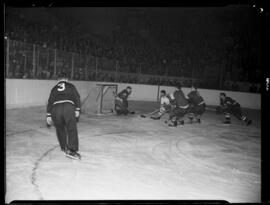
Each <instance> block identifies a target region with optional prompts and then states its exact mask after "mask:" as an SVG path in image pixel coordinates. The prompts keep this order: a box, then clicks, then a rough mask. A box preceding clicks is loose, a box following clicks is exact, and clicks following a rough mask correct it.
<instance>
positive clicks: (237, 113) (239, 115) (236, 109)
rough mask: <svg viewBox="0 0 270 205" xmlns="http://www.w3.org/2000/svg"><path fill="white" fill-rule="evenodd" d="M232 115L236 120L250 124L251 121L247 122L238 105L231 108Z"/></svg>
mask: <svg viewBox="0 0 270 205" xmlns="http://www.w3.org/2000/svg"><path fill="white" fill-rule="evenodd" d="M232 114H233V115H234V116H235V117H236V118H237V119H238V120H242V121H244V122H245V123H246V124H247V125H250V124H251V120H249V119H248V118H247V117H246V116H245V115H243V114H242V109H241V106H240V104H238V103H237V104H236V105H234V106H233V109H232Z"/></svg>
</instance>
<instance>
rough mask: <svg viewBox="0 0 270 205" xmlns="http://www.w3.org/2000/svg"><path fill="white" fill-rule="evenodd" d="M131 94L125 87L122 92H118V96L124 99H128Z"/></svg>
mask: <svg viewBox="0 0 270 205" xmlns="http://www.w3.org/2000/svg"><path fill="white" fill-rule="evenodd" d="M129 95H130V93H128V91H127V90H126V89H124V90H122V91H121V92H120V93H118V94H117V97H119V98H121V99H122V100H123V101H127V99H128V96H129Z"/></svg>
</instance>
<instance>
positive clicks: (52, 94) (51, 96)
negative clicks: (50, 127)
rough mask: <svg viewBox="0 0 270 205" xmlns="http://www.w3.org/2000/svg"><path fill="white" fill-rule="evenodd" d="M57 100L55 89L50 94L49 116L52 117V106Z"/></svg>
mask: <svg viewBox="0 0 270 205" xmlns="http://www.w3.org/2000/svg"><path fill="white" fill-rule="evenodd" d="M54 100H55V89H54V88H53V89H52V90H51V93H50V97H49V99H48V104H47V116H51V111H52V106H53V103H54Z"/></svg>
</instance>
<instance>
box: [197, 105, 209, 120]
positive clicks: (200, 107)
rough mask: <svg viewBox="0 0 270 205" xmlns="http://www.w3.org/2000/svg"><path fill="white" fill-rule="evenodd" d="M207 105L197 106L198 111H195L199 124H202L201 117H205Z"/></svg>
mask: <svg viewBox="0 0 270 205" xmlns="http://www.w3.org/2000/svg"><path fill="white" fill-rule="evenodd" d="M205 107H206V105H205V104H202V105H198V106H196V110H195V118H196V121H195V122H197V123H201V116H202V115H203V113H204V112H205Z"/></svg>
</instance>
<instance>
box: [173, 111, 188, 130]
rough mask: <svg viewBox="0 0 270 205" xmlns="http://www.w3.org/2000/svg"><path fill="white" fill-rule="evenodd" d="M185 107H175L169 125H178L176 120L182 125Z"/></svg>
mask: <svg viewBox="0 0 270 205" xmlns="http://www.w3.org/2000/svg"><path fill="white" fill-rule="evenodd" d="M187 111H188V110H187V108H186V109H183V108H180V107H176V108H175V109H174V117H173V118H172V119H171V122H172V124H169V126H170V127H176V126H177V125H178V122H179V124H180V125H184V120H183V117H184V116H185V114H186V113H187Z"/></svg>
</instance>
